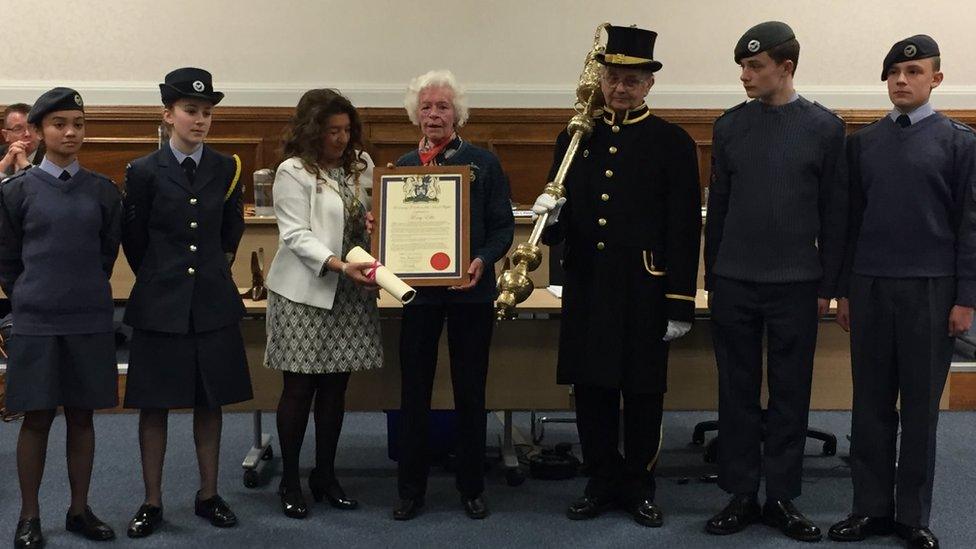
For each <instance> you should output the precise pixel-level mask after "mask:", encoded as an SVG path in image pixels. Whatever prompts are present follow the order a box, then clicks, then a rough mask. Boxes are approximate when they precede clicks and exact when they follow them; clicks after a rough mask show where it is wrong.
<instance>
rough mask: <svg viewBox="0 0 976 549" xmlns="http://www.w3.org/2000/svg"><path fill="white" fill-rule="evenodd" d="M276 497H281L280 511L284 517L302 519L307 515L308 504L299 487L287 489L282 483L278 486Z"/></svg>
mask: <svg viewBox="0 0 976 549" xmlns="http://www.w3.org/2000/svg"><path fill="white" fill-rule="evenodd" d="M278 497H280V498H281V511H282V512H283V513H285V516H286V517H289V518H293V519H303V518H305V517H307V516H308V504H306V503H305V496H303V495H302V490H301V488H299V489H297V490H289V489H287V488H285V486H284V485H281V486H278Z"/></svg>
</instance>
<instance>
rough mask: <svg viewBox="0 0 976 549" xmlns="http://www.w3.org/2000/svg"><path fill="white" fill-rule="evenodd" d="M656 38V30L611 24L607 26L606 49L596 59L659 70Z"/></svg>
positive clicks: (629, 67)
mask: <svg viewBox="0 0 976 549" xmlns="http://www.w3.org/2000/svg"><path fill="white" fill-rule="evenodd" d="M656 39H657V33H656V32H654V31H649V30H644V29H639V28H637V27H615V26H613V25H610V26H608V27H607V47H606V50H605V52H604V53H598V54H596V60H597V61H599V62H600V63H603V64H604V65H607V66H610V67H623V68H625V69H642V70H649V71H651V72H655V71H659V70H661V63H660V62H658V61H655V60H654V41H655V40H656Z"/></svg>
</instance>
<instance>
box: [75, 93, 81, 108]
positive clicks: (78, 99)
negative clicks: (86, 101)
mask: <svg viewBox="0 0 976 549" xmlns="http://www.w3.org/2000/svg"><path fill="white" fill-rule="evenodd" d="M75 104H77V105H78V106H79V107H80V106H81V96H80V95H78V94H77V93H76V94H75Z"/></svg>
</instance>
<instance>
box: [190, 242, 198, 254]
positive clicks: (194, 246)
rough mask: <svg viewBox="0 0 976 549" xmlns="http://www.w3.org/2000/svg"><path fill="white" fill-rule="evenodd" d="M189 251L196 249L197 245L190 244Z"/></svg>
mask: <svg viewBox="0 0 976 549" xmlns="http://www.w3.org/2000/svg"><path fill="white" fill-rule="evenodd" d="M190 251H191V252H195V251H197V245H196V244H190Z"/></svg>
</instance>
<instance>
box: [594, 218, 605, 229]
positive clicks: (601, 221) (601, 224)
mask: <svg viewBox="0 0 976 549" xmlns="http://www.w3.org/2000/svg"><path fill="white" fill-rule="evenodd" d="M596 222H597V223H598V224H599V225H600V226H601V227H603V226H605V225H606V224H607V220H606V219H603V218H602V217H601V218H600V219H597V220H596Z"/></svg>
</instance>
